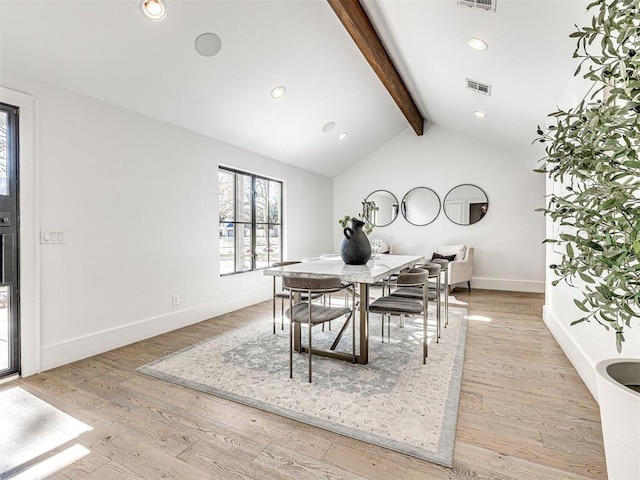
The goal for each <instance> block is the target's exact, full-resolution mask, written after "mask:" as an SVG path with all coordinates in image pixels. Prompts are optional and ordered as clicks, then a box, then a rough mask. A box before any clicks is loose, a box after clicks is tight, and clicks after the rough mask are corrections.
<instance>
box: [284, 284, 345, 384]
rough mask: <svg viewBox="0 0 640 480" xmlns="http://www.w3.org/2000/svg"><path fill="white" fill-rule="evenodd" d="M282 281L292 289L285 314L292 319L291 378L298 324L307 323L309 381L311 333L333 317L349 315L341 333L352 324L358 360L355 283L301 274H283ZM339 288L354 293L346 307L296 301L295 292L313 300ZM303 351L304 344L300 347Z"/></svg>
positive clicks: (291, 376)
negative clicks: (301, 275)
mask: <svg viewBox="0 0 640 480" xmlns="http://www.w3.org/2000/svg"><path fill="white" fill-rule="evenodd" d="M282 283H283V285H284V287H285V288H286V289H288V290H289V291H290V292H291V295H290V297H289V308H288V309H287V311H286V312H285V316H286V317H287V318H288V319H289V320H290V322H289V378H293V327H294V325H295V324H296V323H297V324H299V325H300V326H302V325H303V324H306V325H307V331H308V352H309V383H311V372H312V370H311V358H312V351H313V348H312V345H313V343H312V335H311V332H312V330H313V327H315V326H316V325H324V324H325V323H327V322H330V321H331V320H336V319H338V318H340V317H342V316H344V315H348V316H347V319H346V322H345V324H344V326H343V328H342V329H341V330H340V333H338V336H340V335H342V332H344V331H345V328H346V327H347V325H348V323H349V322H351V325H352V340H351V343H352V353H351V355H352V362H353V363H356V326H355V323H356V322H354V321H353V314H354V311H355V308H356V307H355V306H356V301H355V288H354V286H353V284H352V283H343V282H342V281H341V280H340V278H339V277H323V278H302V277H287V276H285V277H282ZM340 291H348V292H349V293H350V294H351V302H350V305H351V306H349V302H345V305H344V306H342V307H341V306H335V307H334V306H327V305H325V304H318V303H313V302H311V301H309V300H306V301H301V302H299V303H296V304H294V302H293V297H294V295H295V294H300V295H301V296H305V297H306V298H307V299H313V298H314V296H316V295H320V296H323V295H328V294H332V293H337V292H340ZM300 349H301V350H302V347H301V348H300Z"/></svg>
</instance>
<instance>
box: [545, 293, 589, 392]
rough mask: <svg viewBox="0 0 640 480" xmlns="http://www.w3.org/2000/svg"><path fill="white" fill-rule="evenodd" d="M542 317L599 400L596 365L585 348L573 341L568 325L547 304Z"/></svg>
mask: <svg viewBox="0 0 640 480" xmlns="http://www.w3.org/2000/svg"><path fill="white" fill-rule="evenodd" d="M542 319H543V321H544V323H545V325H546V326H547V328H548V329H549V331H550V332H551V334H552V335H553V337H554V338H555V339H556V342H558V345H560V348H562V351H563V352H564V354H565V355H566V356H567V358H568V359H569V361H570V362H571V364H572V365H573V368H575V369H576V371H577V372H578V375H580V378H582V381H583V382H584V384H585V385H586V386H587V388H588V389H589V391H590V392H591V395H592V396H593V398H594V399H595V400H596V402H597V401H598V387H597V385H596V372H595V365H593V364H592V362H590V361H589V359H588V357H587V355H586V354H585V352H584V350H583V349H582V348H581V347H580V345H578V344H577V343H576V342H575V341H573V339H572V337H571V335H569V332H568V331H567V328H566V326H565V325H563V324H562V323H561V322H560V321H559V320H558V319H557V318H556V317H555V316H554V315H553V313H552V312H551V310H550V309H549V308H548V306H547V305H545V306H544V307H543V310H542Z"/></svg>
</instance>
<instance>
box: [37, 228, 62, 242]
mask: <svg viewBox="0 0 640 480" xmlns="http://www.w3.org/2000/svg"><path fill="white" fill-rule="evenodd" d="M40 243H41V244H42V245H64V231H63V230H60V229H43V230H40Z"/></svg>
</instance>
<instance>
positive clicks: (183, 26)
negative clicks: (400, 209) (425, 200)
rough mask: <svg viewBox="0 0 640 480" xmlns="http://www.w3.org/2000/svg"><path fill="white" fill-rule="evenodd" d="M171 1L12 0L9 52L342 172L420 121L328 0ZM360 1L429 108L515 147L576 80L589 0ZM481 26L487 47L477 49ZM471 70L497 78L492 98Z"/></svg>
mask: <svg viewBox="0 0 640 480" xmlns="http://www.w3.org/2000/svg"><path fill="white" fill-rule="evenodd" d="M166 2H167V4H168V15H167V17H166V19H165V20H163V21H162V22H151V21H149V20H148V19H146V18H145V17H144V16H143V15H142V13H141V12H140V9H139V0H40V1H36V0H0V66H2V67H3V68H8V69H10V70H14V71H16V72H19V73H22V74H24V75H27V76H30V77H34V78H36V79H40V80H43V81H46V82H50V83H53V84H57V85H59V86H62V87H64V88H67V89H70V90H74V91H77V92H80V93H83V94H86V95H89V96H92V97H96V98H99V99H101V100H104V101H107V102H110V103H113V104H116V105H120V106H122V107H125V108H128V109H130V110H133V111H136V112H139V113H142V114H144V115H148V116H150V117H153V118H157V119H160V120H163V121H166V122H170V123H173V124H176V125H180V126H182V127H184V128H187V129H190V130H194V131H196V132H199V133H202V134H204V135H208V136H210V137H214V138H217V139H219V140H222V141H224V142H227V143H231V144H233V145H237V146H239V147H242V148H245V149H247V150H250V151H253V152H257V153H260V154H262V155H265V156H268V157H271V158H274V159H276V160H280V161H282V162H286V163H290V164H294V165H297V166H299V167H301V168H304V169H308V170H311V171H314V172H317V173H320V174H323V175H327V176H330V177H333V176H335V175H337V174H338V173H340V172H342V171H343V170H345V169H346V168H348V167H349V166H350V165H352V164H354V163H356V162H357V161H359V160H360V159H362V158H363V157H364V156H366V155H367V154H368V153H369V152H371V151H373V150H375V149H377V148H378V147H379V146H381V145H382V144H384V143H386V142H387V141H389V140H390V139H392V138H393V137H395V136H396V135H398V134H399V133H400V132H401V131H403V130H405V129H406V128H410V127H408V123H407V121H406V119H405V118H404V116H403V115H402V114H401V112H400V110H399V109H398V107H397V106H396V105H395V103H394V102H393V100H392V99H391V97H390V95H389V94H388V93H387V91H386V90H385V88H384V87H383V86H382V84H381V82H380V81H379V80H378V78H377V77H376V75H375V74H374V72H373V70H372V69H371V68H370V67H369V65H368V63H367V62H366V61H365V59H364V57H363V56H362V55H361V54H360V51H359V50H358V49H357V47H356V46H355V44H354V43H353V41H352V40H351V37H350V36H349V35H348V33H347V32H346V30H345V28H344V27H343V26H342V24H341V23H340V21H339V20H338V18H337V16H336V15H335V14H334V13H333V10H332V9H331V7H330V6H329V4H328V3H327V2H326V1H325V0H199V1H196V0H166ZM362 4H363V5H364V7H365V9H366V10H367V13H368V14H369V16H370V17H371V19H372V22H373V23H374V25H375V27H376V29H377V30H378V33H379V35H380V36H381V38H382V40H383V42H384V44H385V46H386V48H387V50H388V51H389V53H390V55H391V57H392V58H393V60H394V62H395V63H396V65H397V67H398V70H399V71H400V73H401V75H402V76H403V78H404V80H405V82H406V83H407V86H408V87H409V90H410V91H411V93H412V95H413V96H414V99H415V100H416V103H417V105H418V107H419V108H420V110H421V111H422V114H423V116H425V118H427V121H428V122H433V123H436V124H439V125H442V126H444V127H447V128H451V129H454V130H457V131H461V132H463V133H466V134H468V135H471V136H473V137H477V138H480V139H483V140H485V141H488V142H491V143H495V144H498V145H502V146H504V147H506V148H514V149H521V148H525V147H527V146H528V145H529V144H530V143H531V141H532V140H533V138H534V137H535V129H536V125H537V124H540V123H544V121H545V117H546V114H547V113H549V112H550V111H551V110H552V109H553V108H554V107H555V102H556V100H557V99H558V97H559V95H560V94H561V93H562V90H563V88H564V87H565V85H566V84H567V82H568V80H569V79H570V77H571V75H572V73H573V70H574V68H575V64H574V63H573V62H572V61H571V55H572V53H573V46H574V42H573V40H571V39H569V38H568V36H569V34H570V33H571V32H572V31H573V24H574V23H578V24H580V23H583V22H584V18H585V17H584V11H585V7H586V2H584V1H581V0H555V1H554V0H497V12H495V13H493V12H486V11H483V10H479V9H471V8H468V7H463V6H460V5H458V4H457V1H456V0H362ZM205 32H212V33H215V34H217V35H218V36H219V37H220V38H221V39H222V50H221V52H220V53H219V54H218V55H216V56H214V57H209V58H207V57H201V56H199V55H198V54H197V53H196V52H195V50H194V48H193V43H194V40H195V38H196V37H197V36H198V35H200V34H202V33H205ZM474 36H476V37H481V38H483V39H484V40H485V41H487V43H488V44H489V49H488V50H486V51H484V52H476V51H473V50H471V49H470V48H469V47H468V46H467V44H466V40H467V39H468V38H470V37H474ZM465 78H471V79H474V80H478V81H481V82H485V83H489V84H491V86H492V93H491V96H483V95H481V94H477V93H473V92H471V91H468V90H466V89H465ZM1 80H2V79H1V78H0V83H1ZM276 85H284V86H285V87H286V88H287V93H286V95H285V96H284V97H282V98H280V99H273V98H271V96H270V91H271V89H272V88H273V87H274V86H276ZM474 110H481V111H484V112H485V113H486V114H487V115H488V117H487V118H486V119H484V120H478V119H476V118H475V117H474V116H473V111H474ZM330 121H333V122H335V123H336V127H335V128H334V129H333V130H332V131H330V132H328V133H323V132H322V126H323V125H324V124H325V123H327V122H330ZM341 132H348V137H347V138H346V139H345V140H342V141H340V140H338V139H337V137H338V134H339V133H341Z"/></svg>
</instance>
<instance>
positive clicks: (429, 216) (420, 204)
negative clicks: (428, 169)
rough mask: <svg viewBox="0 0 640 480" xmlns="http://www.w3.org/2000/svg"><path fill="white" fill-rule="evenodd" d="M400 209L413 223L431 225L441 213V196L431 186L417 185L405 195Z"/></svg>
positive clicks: (408, 220)
mask: <svg viewBox="0 0 640 480" xmlns="http://www.w3.org/2000/svg"><path fill="white" fill-rule="evenodd" d="M400 211H401V212H402V216H403V217H404V218H406V219H407V222H409V223H410V224H412V225H417V226H419V227H421V226H424V225H429V224H430V223H431V222H433V221H434V220H435V219H436V218H437V217H438V215H439V214H440V197H439V196H438V194H437V193H436V192H434V191H433V190H431V189H430V188H427V187H416V188H414V189H412V190H409V191H408V192H407V194H406V195H405V196H404V198H403V199H402V203H401V204H400Z"/></svg>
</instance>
